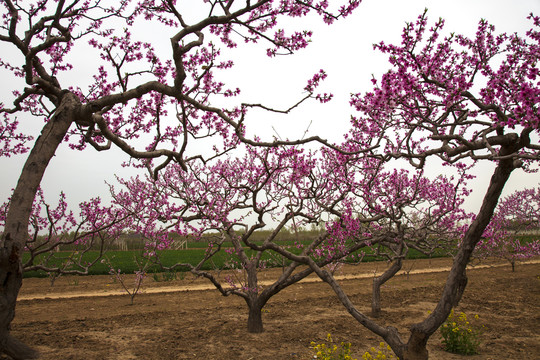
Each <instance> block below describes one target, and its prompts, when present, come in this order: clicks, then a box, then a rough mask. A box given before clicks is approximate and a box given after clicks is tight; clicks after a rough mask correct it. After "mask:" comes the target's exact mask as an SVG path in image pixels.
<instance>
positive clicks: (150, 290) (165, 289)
mask: <svg viewBox="0 0 540 360" xmlns="http://www.w3.org/2000/svg"><path fill="white" fill-rule="evenodd" d="M444 262H447V259H444ZM539 263H540V259H536V260H528V261H524V262H521V264H539ZM422 265H426V264H421V266H422ZM503 266H508V264H507V263H506V262H499V263H489V264H479V265H474V266H469V267H468V269H486V268H493V267H503ZM518 266H519V265H518ZM447 271H450V266H444V267H435V268H434V267H425V266H424V267H422V268H420V269H414V270H412V269H411V270H408V271H407V270H401V271H399V272H398V274H397V276H400V275H412V274H429V273H438V272H447ZM380 274H382V271H381V270H379V271H374V272H371V273H355V274H350V273H347V274H343V275H337V276H335V278H336V280H338V281H341V280H356V279H369V278H373V277H374V276H375V275H380ZM321 281H322V280H321V279H320V278H318V277H314V276H311V277H308V278H305V279H303V280H301V281H300V282H299V283H313V282H321ZM273 282H274V281H273V280H263V281H261V282H260V285H261V286H268V285H271V284H272V283H273ZM129 283H130V282H129ZM145 285H146V283H145ZM214 289H215V287H214V285H212V284H210V283H208V282H206V283H204V284H189V285H185V284H183V285H180V284H177V285H174V286H159V287H147V288H143V290H142V292H143V293H146V294H160V293H173V292H180V291H205V290H214ZM115 295H126V291H125V290H123V289H111V288H110V287H109V289H106V290H105V291H103V290H101V291H96V290H93V291H74V292H69V293H65V292H64V293H62V292H60V293H55V292H52V289H50V291H49V292H48V293H45V294H43V293H42V294H39V293H33V294H24V293H23V294H22V295H20V296H19V297H18V299H19V300H39V299H70V298H77V297H98V296H101V297H103V296H115Z"/></svg>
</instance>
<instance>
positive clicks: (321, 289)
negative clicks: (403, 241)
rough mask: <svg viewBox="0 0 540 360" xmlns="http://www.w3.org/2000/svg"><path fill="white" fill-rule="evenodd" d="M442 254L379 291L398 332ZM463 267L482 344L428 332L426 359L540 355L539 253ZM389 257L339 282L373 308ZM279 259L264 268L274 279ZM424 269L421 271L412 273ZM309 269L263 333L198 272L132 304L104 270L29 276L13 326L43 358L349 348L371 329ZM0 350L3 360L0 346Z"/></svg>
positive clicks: (422, 307)
mask: <svg viewBox="0 0 540 360" xmlns="http://www.w3.org/2000/svg"><path fill="white" fill-rule="evenodd" d="M449 265H450V260H449V259H432V260H413V261H407V262H406V263H405V265H404V267H403V268H404V270H408V271H410V270H412V271H410V272H409V274H402V275H399V276H396V277H395V278H394V279H392V280H391V281H390V282H388V283H387V285H385V286H384V288H383V290H382V300H383V303H382V304H383V310H384V312H383V315H382V317H381V318H380V321H381V322H382V323H384V324H387V325H391V324H393V325H394V326H396V327H397V328H398V329H399V330H400V332H401V333H402V334H403V336H404V337H405V336H406V335H405V334H406V333H407V328H408V326H409V325H410V324H412V323H414V322H418V321H419V320H420V319H421V318H423V317H424V316H425V315H426V314H427V312H428V311H429V310H431V309H433V308H434V306H435V304H436V302H437V301H438V297H439V296H440V292H441V289H442V284H443V283H444V281H445V279H446V276H447V272H446V271H441V269H443V268H445V267H446V266H449ZM483 265H489V266H488V267H483V268H478V267H475V268H472V269H470V270H469V271H468V276H469V284H468V286H467V289H466V291H465V295H464V297H463V300H462V301H461V304H460V306H459V308H458V309H457V310H458V311H464V312H465V313H466V314H468V315H473V314H478V315H479V316H480V322H481V324H483V325H484V326H485V328H484V331H483V334H482V335H481V339H482V345H481V347H480V354H479V355H474V356H459V355H454V354H449V353H446V352H444V351H443V350H442V348H441V342H440V335H439V334H438V333H436V334H435V335H434V336H433V337H432V338H431V340H430V342H429V344H428V349H429V352H430V359H465V358H467V359H471V360H479V359H482V360H488V359H540V261H538V259H536V260H535V261H534V262H533V263H532V264H519V265H517V266H516V271H515V272H514V273H513V272H511V268H510V266H509V265H506V264H504V263H501V262H497V261H490V262H484V263H483ZM384 266H385V264H383V263H378V264H374V263H371V264H361V265H359V266H348V267H346V268H344V269H343V270H342V274H341V275H342V276H343V277H344V278H347V279H343V280H341V284H342V286H343V287H344V288H345V289H346V290H347V292H348V294H349V296H350V297H351V299H352V300H353V302H354V303H355V304H357V305H358V307H359V309H360V310H361V311H364V312H366V313H369V306H370V294H371V279H370V278H371V277H372V276H373V272H374V271H375V270H378V271H381V270H383V269H384ZM279 272H280V269H270V270H266V271H265V272H264V273H263V274H262V277H263V278H264V279H266V280H271V279H275V278H276V277H277V275H278V274H279ZM414 272H420V273H414ZM317 280H318V279H316V278H310V279H308V281H306V282H303V283H300V284H296V285H295V286H292V287H290V288H287V289H285V290H284V291H282V292H281V293H280V294H278V295H276V296H275V297H274V298H272V299H271V300H270V302H269V303H268V305H267V306H266V308H265V309H266V310H267V311H266V312H265V313H264V315H263V320H264V325H265V332H264V333H262V334H249V333H248V332H247V331H246V323H247V306H246V305H245V303H244V302H243V300H242V299H240V298H236V297H228V298H225V297H222V296H221V295H219V293H218V292H217V291H216V290H203V289H204V288H210V287H209V286H208V285H209V283H208V282H205V280H204V279H196V280H194V279H192V278H191V277H190V276H186V278H185V279H182V280H174V281H167V282H155V281H153V280H152V277H151V276H150V277H149V278H147V279H146V280H145V284H144V292H143V293H142V294H139V295H137V297H136V298H135V303H134V305H132V306H131V305H129V297H128V296H127V295H126V294H124V295H114V294H121V292H119V287H120V285H119V284H118V283H115V282H114V281H113V280H112V279H111V278H110V277H108V276H90V277H62V278H60V279H58V280H57V281H56V283H55V285H54V286H53V287H50V285H49V281H48V279H25V281H24V284H23V287H22V289H21V293H20V300H19V303H18V305H17V315H16V318H15V320H14V322H13V329H12V333H13V334H14V335H15V336H17V337H18V338H20V339H21V340H23V341H25V342H26V343H28V344H30V345H32V346H34V347H36V348H37V349H38V350H39V351H40V352H41V354H42V359H55V360H56V359H83V360H84V359H99V360H105V359H114V360H125V359H278V360H279V359H305V360H307V359H312V358H313V352H312V350H311V349H310V342H311V341H315V342H318V343H320V342H323V341H324V340H325V338H326V334H327V333H331V334H332V336H333V338H334V341H335V342H337V343H339V342H341V341H347V342H351V343H352V349H353V351H354V355H355V357H357V358H361V356H362V353H363V352H365V351H366V350H368V349H369V348H370V347H371V346H377V344H378V343H379V341H380V340H379V338H377V337H376V336H375V335H373V334H372V333H370V332H369V331H367V330H365V329H364V328H363V327H362V326H361V325H360V324H358V323H357V322H356V321H355V320H354V319H353V318H352V317H351V316H350V315H349V314H348V313H347V312H346V311H345V310H344V307H343V306H342V305H341V304H340V303H339V302H338V300H337V298H336V296H335V294H334V293H333V292H332V290H331V289H330V287H329V286H328V285H327V284H324V283H321V282H320V281H317ZM0 359H6V358H5V357H4V358H3V357H2V356H0Z"/></svg>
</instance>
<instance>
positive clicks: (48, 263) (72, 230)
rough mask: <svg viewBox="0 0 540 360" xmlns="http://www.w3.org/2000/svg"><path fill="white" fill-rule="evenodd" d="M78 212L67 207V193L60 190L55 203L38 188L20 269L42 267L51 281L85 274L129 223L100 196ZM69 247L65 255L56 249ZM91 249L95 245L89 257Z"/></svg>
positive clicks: (0, 219) (1, 217)
mask: <svg viewBox="0 0 540 360" xmlns="http://www.w3.org/2000/svg"><path fill="white" fill-rule="evenodd" d="M8 207H9V202H5V203H4V204H2V206H1V207H0V226H2V227H3V226H4V223H5V219H6V214H7V209H8ZM79 208H80V213H79V214H78V215H77V214H74V213H73V211H72V210H70V209H69V208H68V204H67V201H66V196H65V195H64V194H63V193H61V194H60V196H59V199H58V204H57V205H56V206H51V205H50V204H48V203H47V202H46V201H45V197H44V194H43V191H42V190H41V189H38V192H37V195H36V199H35V201H34V204H33V206H32V213H31V216H30V231H29V234H28V239H27V241H26V246H25V249H24V250H25V251H26V252H27V253H28V255H29V256H28V257H27V259H26V260H25V261H24V262H23V263H22V268H23V271H25V272H26V271H43V272H45V273H47V274H48V275H49V276H50V278H51V284H54V281H55V280H56V279H57V278H58V277H59V276H61V275H87V274H88V271H89V269H90V268H91V267H92V266H93V265H94V264H96V263H97V262H99V261H100V260H101V258H102V257H103V255H104V254H105V252H106V251H107V249H108V248H109V246H110V245H111V243H112V242H114V241H115V240H116V239H118V238H119V237H120V236H122V234H123V231H124V229H125V228H126V227H129V226H130V225H129V216H127V215H126V213H125V212H124V211H122V210H121V209H118V208H115V207H113V206H103V205H102V204H101V201H100V199H98V198H96V199H92V200H90V201H88V202H84V203H81V204H79ZM66 246H68V247H70V248H71V249H73V250H70V251H68V252H67V254H65V255H60V254H58V252H59V251H60V249H61V248H62V247H66ZM92 249H97V252H93V253H92V255H91V256H90V257H88V256H85V255H86V254H89V251H90V250H92Z"/></svg>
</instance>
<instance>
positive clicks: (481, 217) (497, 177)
mask: <svg viewBox="0 0 540 360" xmlns="http://www.w3.org/2000/svg"><path fill="white" fill-rule="evenodd" d="M514 168H515V167H514V165H513V162H512V160H500V161H499V164H498V165H497V168H496V169H495V172H494V173H493V176H492V177H491V181H490V184H489V187H488V190H487V191H486V195H485V196H484V200H483V202H482V206H481V208H480V211H479V212H478V214H477V216H476V219H475V220H474V221H473V222H472V223H471V226H470V227H469V229H468V230H467V233H466V234H465V236H464V238H463V241H462V243H461V246H460V248H459V251H458V253H457V255H456V257H455V258H454V263H453V265H452V269H451V270H450V274H449V275H448V279H447V281H446V284H445V287H444V290H443V293H442V295H441V299H440V301H439V303H438V304H437V307H436V308H435V310H434V311H433V312H432V313H431V314H430V315H429V316H428V317H427V318H426V319H425V320H424V321H423V322H421V323H418V324H415V325H413V326H412V327H411V336H410V338H409V341H408V342H407V345H406V347H405V350H404V352H403V356H400V358H401V359H402V360H417V359H421V360H425V359H428V352H427V349H426V344H427V341H428V339H429V337H430V336H431V335H432V334H433V333H434V332H435V331H436V330H437V329H438V328H439V327H440V326H441V325H442V324H443V322H444V321H445V320H446V319H447V317H448V315H449V314H450V311H451V310H452V307H454V306H455V305H456V304H458V303H459V301H460V300H461V297H462V295H463V292H464V290H465V286H466V285H467V277H466V275H465V271H466V267H467V264H468V263H469V260H470V258H471V254H472V252H473V250H474V247H475V246H476V244H477V243H478V241H480V238H481V236H482V233H483V232H484V230H485V228H486V226H487V225H488V224H489V222H490V221H491V217H492V216H493V212H494V211H495V208H496V206H497V202H498V200H499V197H500V195H501V192H502V190H503V188H504V186H505V184H506V182H507V181H508V178H509V177H510V174H511V173H512V171H513V170H514Z"/></svg>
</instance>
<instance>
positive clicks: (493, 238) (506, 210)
mask: <svg viewBox="0 0 540 360" xmlns="http://www.w3.org/2000/svg"><path fill="white" fill-rule="evenodd" d="M539 227H540V187H537V188H531V189H524V190H520V191H516V192H514V193H512V194H510V195H509V196H507V197H505V198H504V199H503V200H502V201H501V202H500V203H499V206H498V207H497V210H496V212H495V214H494V215H493V218H492V219H491V222H490V223H489V225H488V226H487V227H486V230H484V234H483V236H482V240H480V241H479V242H478V245H477V246H476V248H475V250H474V256H477V257H480V258H485V257H496V258H501V259H505V260H507V261H508V262H509V263H510V264H511V265H512V271H515V266H516V261H518V260H523V259H527V258H530V257H533V256H538V255H540V240H539V239H536V240H533V239H531V240H522V239H520V236H519V235H523V234H524V233H526V231H527V230H538V228H539ZM533 236H534V235H533Z"/></svg>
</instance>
